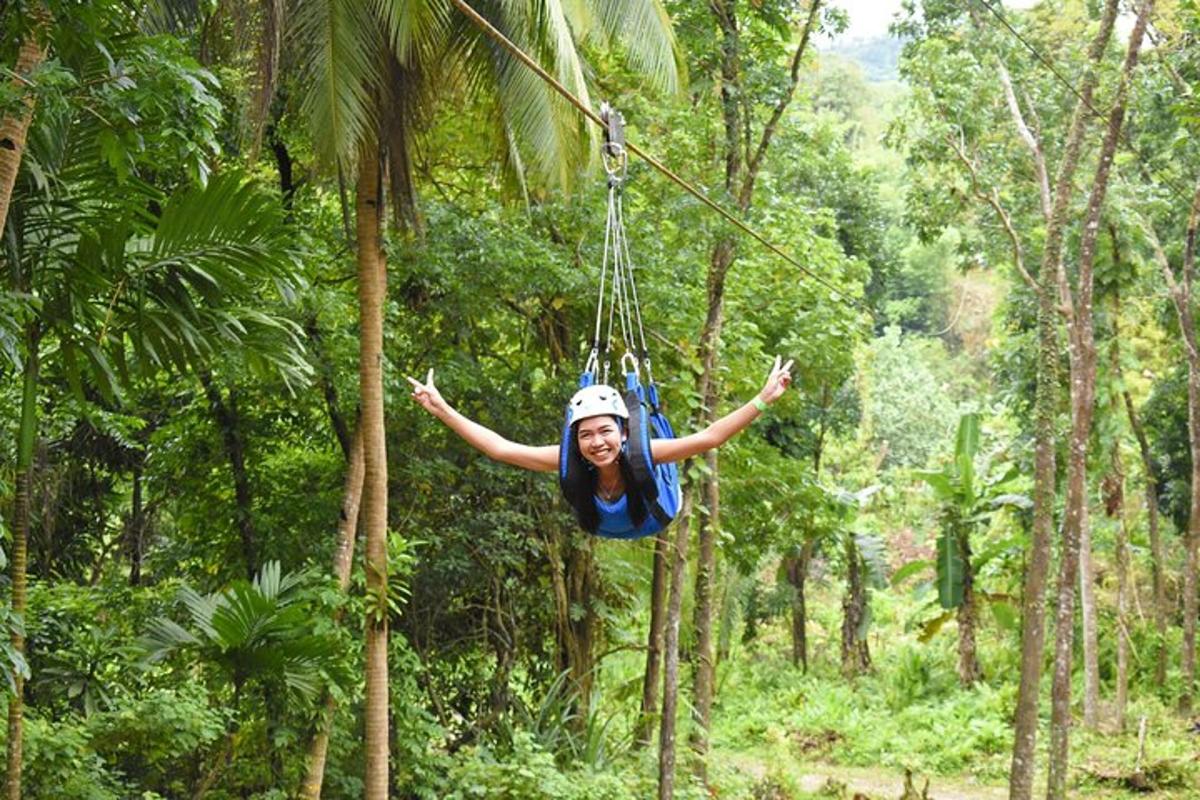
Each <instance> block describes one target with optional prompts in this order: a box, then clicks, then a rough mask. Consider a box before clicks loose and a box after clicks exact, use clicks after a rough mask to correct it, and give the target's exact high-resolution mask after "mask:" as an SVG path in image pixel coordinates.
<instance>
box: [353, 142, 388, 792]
mask: <svg viewBox="0 0 1200 800" xmlns="http://www.w3.org/2000/svg"><path fill="white" fill-rule="evenodd" d="M380 198H381V193H380V180H379V148H378V147H377V145H376V144H375V143H374V142H369V143H368V144H367V145H366V146H364V147H363V148H362V152H361V154H360V156H359V159H358V185H357V189H356V192H355V211H356V224H355V231H356V234H357V239H358V304H359V325H360V333H359V336H360V350H359V362H358V369H359V386H360V394H361V403H362V422H361V427H362V438H363V492H362V518H363V535H364V538H365V540H366V546H365V548H364V549H365V551H366V553H365V556H366V574H367V619H366V646H365V650H366V698H365V709H364V713H365V717H366V720H365V723H366V730H365V742H364V750H365V752H366V765H365V772H366V775H365V779H364V782H365V792H364V796H365V797H366V800H387V797H388V769H389V765H388V612H387V583H388V574H387V531H388V497H387V486H388V484H387V441H386V438H385V436H384V428H383V422H384V415H383V307H384V302H385V300H386V297H387V262H386V261H385V260H384V255H383V248H382V240H381V235H382V209H381V205H382V204H381V202H380Z"/></svg>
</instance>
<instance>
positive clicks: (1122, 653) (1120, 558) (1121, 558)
mask: <svg viewBox="0 0 1200 800" xmlns="http://www.w3.org/2000/svg"><path fill="white" fill-rule="evenodd" d="M1112 352H1113V359H1112V360H1113V363H1114V365H1115V364H1116V362H1117V355H1116V353H1117V350H1116V347H1115V346H1114V347H1113V350H1112ZM1114 405H1115V403H1114ZM1113 411H1114V412H1115V411H1116V409H1115V408H1114V409H1113ZM1109 464H1110V466H1109V472H1108V474H1107V475H1105V476H1104V480H1103V482H1102V484H1101V487H1102V488H1101V491H1102V493H1103V497H1104V513H1105V515H1106V516H1108V517H1109V518H1110V519H1112V520H1113V521H1114V522H1116V524H1117V531H1116V547H1115V551H1116V552H1115V553H1114V555H1115V556H1116V561H1117V687H1116V688H1117V697H1116V708H1115V717H1116V722H1117V729H1118V730H1124V729H1125V709H1126V706H1127V705H1128V703H1129V590H1130V580H1129V577H1130V576H1129V529H1128V528H1127V527H1126V524H1125V468H1124V466H1123V465H1122V463H1121V441H1120V439H1117V440H1115V441H1114V442H1113V444H1112V454H1111V456H1110V457H1109Z"/></svg>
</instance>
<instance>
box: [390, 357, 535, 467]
mask: <svg viewBox="0 0 1200 800" xmlns="http://www.w3.org/2000/svg"><path fill="white" fill-rule="evenodd" d="M405 377H406V378H408V376H407V375H406V376H405ZM408 382H409V383H411V384H412V387H413V390H412V396H413V399H414V400H416V401H417V402H418V403H420V404H421V407H422V408H424V409H425V410H426V411H428V412H429V413H430V414H433V415H434V416H435V417H437V418H438V419H440V420H441V421H442V422H444V423H445V424H446V427H447V428H449V429H450V430H452V431H454V432H455V433H457V434H458V435H459V436H461V437H462V438H463V440H464V441H466V443H467V444H469V445H471V446H472V447H474V448H475V449H476V450H478V451H479V452H481V453H483V454H484V455H485V456H487V457H488V458H491V459H493V460H495V461H499V462H502V463H504V464H512V465H513V466H514V467H521V468H522V469H529V470H533V471H534V472H554V471H555V470H556V469H558V445H553V444H552V445H546V446H543V447H533V446H531V445H527V444H518V443H517V442H510V441H509V440H508V439H505V438H504V437H503V436H501V435H500V434H498V433H496V432H495V431H493V430H491V429H490V428H485V427H484V426H482V425H480V424H479V423H478V422H476V421H474V420H472V419H467V418H466V417H464V416H463V415H462V414H460V413H458V411H456V410H454V408H452V407H451V405H450V404H449V403H447V402H446V401H445V399H443V397H442V393H441V392H439V391H438V388H437V387H436V386H434V385H433V370H429V376H428V377H427V378H426V379H425V383H421V382H420V381H419V380H417V379H416V378H408Z"/></svg>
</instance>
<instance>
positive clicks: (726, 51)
mask: <svg viewBox="0 0 1200 800" xmlns="http://www.w3.org/2000/svg"><path fill="white" fill-rule="evenodd" d="M820 7H821V0H812V1H811V3H810V4H809V9H808V15H807V17H806V20H805V23H804V27H803V29H802V31H801V35H800V41H799V43H798V44H797V46H796V49H795V52H794V53H793V55H792V60H791V73H790V79H791V80H790V84H789V85H788V87H787V89H786V90H785V91H784V92H783V93H782V95H781V96H780V97H779V98H778V99H777V100H776V102H775V104H774V107H773V108H772V111H771V116H770V117H769V119H768V120H767V122H766V123H765V124H764V125H763V128H762V132H761V135H760V136H759V139H758V142H757V145H756V146H755V148H754V150H753V151H751V149H750V144H751V142H750V137H749V130H750V125H751V120H750V119H749V118H748V116H747V114H748V112H747V111H746V110H745V109H746V108H748V107H749V104H748V102H747V101H746V99H745V98H744V97H743V96H742V94H743V92H744V91H745V87H744V86H743V83H742V65H741V55H742V53H741V31H740V28H739V23H738V18H737V9H736V3H735V2H734V0H713V2H712V3H710V10H711V11H712V13H713V16H714V18H715V21H716V23H717V27H718V28H719V30H720V31H721V76H720V86H721V116H722V121H723V123H724V134H725V135H724V143H723V151H722V158H723V160H724V162H725V189H726V191H727V192H729V193H730V194H731V195H733V196H735V197H736V198H737V207H738V210H739V211H740V212H741V213H742V215H743V216H745V214H746V212H747V211H748V210H749V208H750V204H751V201H752V199H753V197H754V186H755V182H756V181H757V178H758V173H759V170H760V169H761V167H762V161H763V158H764V156H765V155H766V153H767V149H768V148H769V147H770V144H771V140H772V138H773V137H774V135H775V131H776V130H777V128H778V125H779V121H780V120H781V119H782V117H783V114H784V112H785V111H786V110H787V107H788V105H789V104H790V103H791V100H792V97H794V96H795V91H796V87H797V86H798V85H799V82H800V64H801V62H802V61H803V58H804V53H805V51H806V49H807V46H808V42H809V39H810V37H811V35H812V32H813V30H814V29H815V28H816V26H817V22H818V12H819V11H820ZM735 254H736V253H735V249H734V240H733V239H730V238H722V239H720V240H718V241H717V243H716V245H715V246H714V247H713V250H712V256H711V259H710V261H709V270H708V280H707V290H708V292H707V294H708V314H707V317H706V319H705V322H704V329H703V331H702V332H701V335H700V351H699V355H700V360H701V363H702V364H703V371H702V373H701V376H700V379H699V386H698V388H699V389H700V391H699V394H700V396H701V398H703V401H704V409H703V417H702V420H701V421H702V423H705V424H707V423H710V422H712V421H713V420H714V419H715V418H716V405H717V396H718V391H717V388H718V387H717V372H718V368H719V356H718V349H719V345H720V338H721V325H722V321H723V316H724V300H725V278H726V275H727V274H728V271H729V267H730V265H731V264H732V263H733V259H734V257H735ZM704 458H705V462H706V464H707V465H708V469H709V472H708V474H707V475H705V476H704V478H703V480H702V481H701V484H702V487H703V489H702V490H703V493H704V498H705V504H706V506H707V512H708V513H707V514H705V515H702V516H701V518H700V520H699V525H698V527H699V547H700V554H699V560H698V562H697V565H696V591H695V597H696V610H695V619H696V664H695V667H696V668H695V671H694V674H693V678H694V685H693V689H694V696H693V698H692V708H693V712H694V714H693V717H694V720H695V723H696V724H695V726H694V727H693V728H692V735H691V742H690V743H691V746H692V749H693V751H694V752H695V754H696V756H697V759H696V771H697V773H698V774H699V775H700V776H701V777H702V778H704V777H705V773H706V756H707V753H708V729H709V724H710V721H711V720H710V717H711V712H712V693H713V686H714V677H713V654H712V581H713V576H714V575H715V574H716V546H715V540H716V535H717V531H718V528H719V524H720V509H719V506H720V503H719V496H720V492H719V480H718V476H719V472H718V469H717V467H718V464H717V454H716V453H715V452H712V451H710V452H708V453H706V454H705V457H704Z"/></svg>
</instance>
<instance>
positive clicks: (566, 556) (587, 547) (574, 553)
mask: <svg viewBox="0 0 1200 800" xmlns="http://www.w3.org/2000/svg"><path fill="white" fill-rule="evenodd" d="M571 535H572V534H571V533H569V532H567V531H551V532H550V533H549V535H547V536H546V538H545V542H546V555H547V557H548V559H549V561H550V570H551V581H552V585H553V588H554V612H555V617H554V619H555V629H554V633H555V640H556V642H555V643H556V659H555V666H556V668H557V669H558V671H559V672H566V673H567V678H568V679H569V681H570V686H571V689H572V691H573V692H574V693H575V696H576V702H575V712H576V713H575V715H574V722H573V724H575V725H578V726H584V725H586V722H587V714H588V706H589V703H590V701H591V692H592V685H593V682H594V679H595V664H594V661H593V641H594V633H595V627H596V612H595V609H594V608H593V605H592V588H593V585H594V583H595V578H596V573H595V562H594V559H593V550H592V547H593V542H592V540H591V539H590V538H588V539H585V540H583V545H582V546H579V545H576V544H572V543H571V542H570V537H571ZM564 542H566V543H567V546H566V547H564V546H563V543H564ZM580 609H582V610H583V613H582V614H580V613H578V611H579V610H580Z"/></svg>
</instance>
